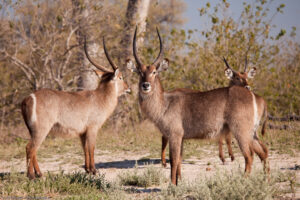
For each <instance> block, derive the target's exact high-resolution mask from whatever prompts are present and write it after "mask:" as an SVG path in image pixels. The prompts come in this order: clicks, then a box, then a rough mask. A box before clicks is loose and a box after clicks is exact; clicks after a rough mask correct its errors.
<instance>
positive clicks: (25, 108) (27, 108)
mask: <svg viewBox="0 0 300 200" xmlns="http://www.w3.org/2000/svg"><path fill="white" fill-rule="evenodd" d="M32 104H33V100H32V98H31V96H28V97H26V98H25V99H24V100H23V101H22V104H21V111H22V116H23V119H24V122H25V124H26V127H27V128H28V130H29V133H30V135H31V132H32V131H33V128H34V127H33V124H32V123H30V117H31V114H32V113H31V112H32V109H31V108H32Z"/></svg>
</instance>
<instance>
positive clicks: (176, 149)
mask: <svg viewBox="0 0 300 200" xmlns="http://www.w3.org/2000/svg"><path fill="white" fill-rule="evenodd" d="M181 145H182V136H179V135H174V136H170V138H169V150H170V163H171V182H172V184H174V185H175V184H176V185H177V184H178V177H179V176H181V156H180V155H181V149H182V146H181Z"/></svg>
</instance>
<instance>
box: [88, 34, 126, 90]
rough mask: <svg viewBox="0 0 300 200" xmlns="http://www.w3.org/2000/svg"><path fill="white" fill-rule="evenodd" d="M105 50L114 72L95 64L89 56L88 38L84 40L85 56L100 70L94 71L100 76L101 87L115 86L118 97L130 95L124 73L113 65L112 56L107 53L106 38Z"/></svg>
mask: <svg viewBox="0 0 300 200" xmlns="http://www.w3.org/2000/svg"><path fill="white" fill-rule="evenodd" d="M103 48H104V53H105V56H106V58H107V60H108V62H109V64H110V65H111V67H112V69H113V71H110V70H108V69H106V68H105V67H103V66H101V65H99V64H97V63H95V62H94V61H93V60H92V58H91V57H90V56H89V54H88V50H87V42H86V38H85V39H84V52H85V55H86V57H87V59H88V60H89V61H90V62H91V63H92V64H93V65H94V66H95V67H97V69H98V70H94V71H95V73H96V74H97V75H98V77H99V78H100V79H101V80H100V83H99V86H100V85H101V84H115V88H116V91H117V96H121V95H122V94H124V93H129V92H130V88H129V87H128V85H127V83H126V82H125V81H124V79H123V76H122V73H121V72H120V70H119V68H118V67H117V66H116V65H115V64H114V63H113V61H112V59H111V58H110V56H109V54H108V52H107V49H106V45H105V39H104V37H103Z"/></svg>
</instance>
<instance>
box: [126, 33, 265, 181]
mask: <svg viewBox="0 0 300 200" xmlns="http://www.w3.org/2000/svg"><path fill="white" fill-rule="evenodd" d="M136 33H137V29H136V30H135V34H134V39H133V55H134V57H135V61H136V63H137V66H135V65H134V63H133V62H132V61H130V60H129V61H128V62H127V67H128V68H129V69H131V70H132V71H135V72H137V73H138V74H139V77H140V80H139V104H140V107H141V110H142V112H143V113H144V114H145V115H146V116H147V117H148V118H149V119H150V120H151V121H152V122H153V123H154V124H155V125H156V126H157V127H158V129H159V130H160V131H161V133H162V135H163V137H165V138H168V139H169V145H170V148H169V149H170V163H171V181H172V183H173V184H177V181H178V177H179V178H180V177H181V161H182V151H183V139H190V138H199V139H201V138H215V137H219V136H220V135H221V134H222V133H224V132H226V131H231V132H232V133H233V135H234V136H235V138H236V139H237V141H238V144H239V147H240V149H241V151H242V153H243V156H244V157H245V164H246V166H245V172H246V173H250V171H251V165H252V162H253V153H254V152H255V153H256V154H257V155H258V156H259V157H260V159H261V160H262V161H263V162H264V166H265V169H266V164H267V163H266V162H267V157H268V151H267V148H266V147H265V145H264V144H262V142H261V141H259V139H258V138H257V136H256V134H255V131H256V129H257V127H258V124H259V119H258V116H259V115H258V109H257V103H256V98H255V95H254V94H253V93H252V92H251V91H250V90H248V89H246V88H244V87H240V86H232V87H225V88H218V89H214V90H210V91H206V92H200V91H197V90H190V89H175V90H173V91H170V92H166V91H164V89H163V87H162V85H161V82H160V79H159V76H158V73H159V72H160V71H162V70H165V69H167V67H168V60H167V59H163V51H164V49H163V44H162V40H161V37H160V35H159V32H158V30H157V34H158V37H159V41H160V52H159V55H158V57H157V58H156V60H155V61H154V62H153V63H152V64H151V65H148V66H146V65H144V64H143V63H142V62H141V60H140V59H139V57H138V56H137V52H136Z"/></svg>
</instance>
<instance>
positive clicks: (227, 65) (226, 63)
mask: <svg viewBox="0 0 300 200" xmlns="http://www.w3.org/2000/svg"><path fill="white" fill-rule="evenodd" d="M223 61H224V62H225V65H226V67H227V68H229V69H231V70H233V69H232V68H231V67H230V66H229V64H228V62H227V60H226V59H225V57H223Z"/></svg>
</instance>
